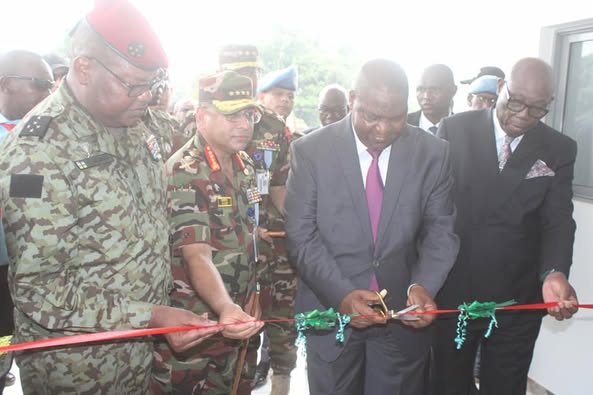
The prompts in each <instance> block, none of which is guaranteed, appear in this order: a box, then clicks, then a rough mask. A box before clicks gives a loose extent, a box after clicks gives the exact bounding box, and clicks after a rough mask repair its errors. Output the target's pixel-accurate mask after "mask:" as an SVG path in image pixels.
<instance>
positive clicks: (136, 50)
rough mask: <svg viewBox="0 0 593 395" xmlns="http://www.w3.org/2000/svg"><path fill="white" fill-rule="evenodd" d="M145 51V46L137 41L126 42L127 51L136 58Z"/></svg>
mask: <svg viewBox="0 0 593 395" xmlns="http://www.w3.org/2000/svg"><path fill="white" fill-rule="evenodd" d="M144 52H146V47H145V46H144V44H142V43H141V42H139V41H133V42H131V43H130V44H128V53H129V54H130V55H132V56H134V57H136V58H141V57H142V56H144Z"/></svg>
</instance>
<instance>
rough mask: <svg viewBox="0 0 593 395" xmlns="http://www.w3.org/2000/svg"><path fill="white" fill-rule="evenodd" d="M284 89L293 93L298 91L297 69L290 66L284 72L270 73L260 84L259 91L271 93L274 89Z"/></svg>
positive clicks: (275, 71)
mask: <svg viewBox="0 0 593 395" xmlns="http://www.w3.org/2000/svg"><path fill="white" fill-rule="evenodd" d="M276 86H277V87H278V88H284V89H288V90H291V91H296V89H297V69H296V67H295V66H290V67H287V68H285V69H282V70H274V71H270V72H269V73H268V74H266V75H265V76H264V77H263V78H262V79H261V80H260V81H259V84H258V88H257V91H258V92H259V93H261V92H266V91H269V90H270V89H272V88H274V87H276Z"/></svg>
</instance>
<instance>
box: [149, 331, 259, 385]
mask: <svg viewBox="0 0 593 395" xmlns="http://www.w3.org/2000/svg"><path fill="white" fill-rule="evenodd" d="M243 344H244V343H243V342H241V341H239V340H232V339H226V338H223V337H221V336H216V337H213V338H210V339H207V340H206V341H204V342H203V343H201V344H199V345H198V346H196V347H194V348H192V349H191V350H188V351H185V352H183V353H175V352H173V351H172V350H171V349H170V348H169V346H168V345H167V343H166V342H164V341H163V342H158V343H156V344H155V351H154V361H153V375H152V378H153V380H152V383H153V385H152V387H153V391H154V393H155V394H179V395H190V394H192V395H199V394H208V395H229V394H230V393H231V389H232V387H233V380H234V377H235V371H236V367H237V362H238V359H239V354H240V352H241V349H242V345H243ZM258 347H259V336H258V335H257V336H254V337H253V338H251V339H250V342H249V347H248V351H247V355H246V357H245V362H244V364H243V368H242V371H241V380H240V382H239V389H238V391H237V394H239V395H248V394H250V393H251V388H252V387H253V379H254V377H255V367H256V365H257V348H258Z"/></svg>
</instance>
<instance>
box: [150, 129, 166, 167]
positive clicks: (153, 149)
mask: <svg viewBox="0 0 593 395" xmlns="http://www.w3.org/2000/svg"><path fill="white" fill-rule="evenodd" d="M146 148H148V151H149V152H150V155H151V156H152V159H154V160H155V161H157V162H158V161H160V160H161V159H162V158H163V156H162V155H161V146H160V144H159V142H158V139H157V138H156V136H155V135H154V134H151V135H150V136H148V138H147V139H146Z"/></svg>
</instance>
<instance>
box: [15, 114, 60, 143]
mask: <svg viewBox="0 0 593 395" xmlns="http://www.w3.org/2000/svg"><path fill="white" fill-rule="evenodd" d="M52 119H53V117H51V116H49V115H34V116H32V117H31V118H30V119H29V121H28V122H27V124H26V125H25V126H24V127H23V129H22V130H21V133H20V134H19V136H21V137H29V136H33V137H39V138H40V139H42V138H43V137H44V136H45V133H47V129H48V128H49V124H50V123H51V121H52Z"/></svg>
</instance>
